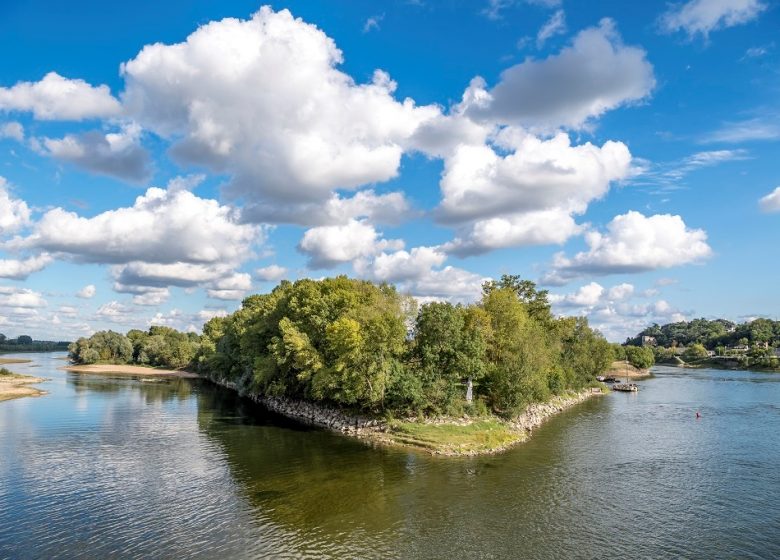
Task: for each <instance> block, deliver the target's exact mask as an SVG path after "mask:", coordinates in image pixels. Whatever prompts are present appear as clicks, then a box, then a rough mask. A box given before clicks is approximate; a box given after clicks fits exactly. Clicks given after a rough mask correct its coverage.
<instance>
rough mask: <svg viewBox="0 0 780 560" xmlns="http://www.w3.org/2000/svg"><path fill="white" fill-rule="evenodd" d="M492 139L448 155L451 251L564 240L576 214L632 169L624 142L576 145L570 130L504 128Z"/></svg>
mask: <svg viewBox="0 0 780 560" xmlns="http://www.w3.org/2000/svg"><path fill="white" fill-rule="evenodd" d="M494 143H495V146H490V145H487V144H485V145H480V146H469V145H461V146H460V147H458V148H457V149H456V150H455V151H454V153H453V154H452V155H451V156H450V157H449V158H447V159H446V160H445V169H444V173H443V176H442V180H441V184H440V186H441V190H442V202H441V204H440V206H439V208H438V209H437V215H438V218H439V220H441V221H443V222H445V223H454V224H456V225H459V226H460V227H459V229H458V237H457V238H456V239H455V240H454V241H453V242H451V243H449V244H447V246H446V249H447V250H448V251H449V252H453V253H456V254H461V255H468V254H476V253H480V252H485V251H489V250H492V249H497V248H501V247H510V246H518V245H532V244H548V243H563V242H564V241H566V239H568V238H569V237H570V236H572V235H574V234H576V233H578V232H579V229H580V228H579V226H577V224H576V223H575V221H574V218H573V217H572V216H573V215H576V214H582V213H583V212H585V210H586V209H587V206H588V204H589V203H590V202H591V201H593V200H595V199H598V198H601V197H602V196H604V194H606V192H607V191H608V190H609V185H610V183H611V182H613V181H616V180H619V179H623V178H625V177H627V176H628V175H629V174H630V172H631V154H630V153H629V151H628V148H627V147H626V146H625V145H624V144H622V143H620V142H612V141H609V142H606V143H605V144H604V145H603V146H601V147H599V146H594V145H593V144H591V143H590V142H588V143H585V144H582V145H579V146H572V145H571V142H570V139H569V137H568V135H567V134H565V133H559V134H557V135H556V136H554V137H553V138H551V139H549V140H543V139H541V138H538V137H536V136H534V135H532V134H530V133H528V132H526V131H524V130H523V129H519V128H515V127H507V128H504V129H503V130H502V131H501V132H500V133H499V134H498V135H497V136H496V137H495V138H494Z"/></svg>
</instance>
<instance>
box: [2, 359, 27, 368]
mask: <svg viewBox="0 0 780 560" xmlns="http://www.w3.org/2000/svg"><path fill="white" fill-rule="evenodd" d="M30 362H32V360H25V359H24V358H0V366H3V365H6V364H28V363H30Z"/></svg>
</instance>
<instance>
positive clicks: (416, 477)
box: [0, 355, 780, 559]
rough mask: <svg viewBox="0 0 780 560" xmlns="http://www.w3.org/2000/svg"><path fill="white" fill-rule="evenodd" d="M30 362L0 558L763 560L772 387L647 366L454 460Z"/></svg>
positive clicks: (3, 415) (778, 491)
mask: <svg viewBox="0 0 780 560" xmlns="http://www.w3.org/2000/svg"><path fill="white" fill-rule="evenodd" d="M35 360H36V364H35V365H40V367H38V368H37V369H35V370H33V371H35V372H36V374H37V375H42V376H45V377H50V378H51V381H49V382H47V383H45V384H44V385H42V388H43V389H45V390H47V391H49V394H48V395H47V396H45V397H41V398H39V399H19V400H17V401H8V402H6V403H0V559H3V558H13V559H16V558H57V557H63V558H95V557H99V558H112V557H116V558H149V557H154V558H215V557H217V558H218V557H222V558H265V557H268V558H280V557H281V558H284V557H290V558H300V557H304V558H305V557H312V558H453V559H454V558H518V557H526V558H563V557H566V558H626V557H645V558H660V557H707V558H719V557H745V558H750V557H755V558H770V557H780V473H779V472H778V469H777V465H778V464H780V445H778V444H780V440H779V436H778V433H780V414H778V411H780V409H779V408H778V403H780V383H778V381H780V376H769V375H766V374H758V373H749V372H721V371H707V370H698V371H690V372H689V371H684V370H677V369H674V370H670V371H666V370H663V369H661V370H659V371H658V374H657V377H656V378H655V379H653V380H649V381H646V382H643V384H642V390H641V391H640V392H639V394H637V395H623V394H615V395H612V396H609V397H605V398H603V399H596V400H591V401H589V402H586V403H584V404H583V405H581V406H578V407H576V408H574V409H572V410H570V411H567V412H565V413H564V414H562V415H560V416H559V417H557V418H555V419H553V420H551V421H550V422H549V423H548V424H546V425H545V426H544V427H543V428H541V429H539V430H538V431H537V432H536V433H535V435H534V437H533V438H532V439H531V440H530V441H529V442H527V443H526V444H523V445H521V446H519V447H517V448H515V449H513V450H511V451H509V452H507V453H504V454H502V455H498V456H495V457H481V458H471V459H458V460H451V459H440V458H431V457H428V456H426V455H423V454H418V453H414V452H405V451H403V450H397V449H386V448H379V449H374V448H372V447H371V446H369V445H366V444H363V443H361V442H358V441H355V440H351V439H347V438H344V437H341V436H338V435H335V434H331V433H329V432H325V431H321V430H313V429H309V428H307V427H304V426H301V425H299V424H297V423H294V422H291V421H289V420H285V419H283V418H280V417H278V416H276V415H273V414H271V413H268V412H266V411H265V410H264V409H262V408H261V407H259V406H257V405H255V404H254V403H252V402H251V401H249V400H246V399H240V398H238V397H237V396H236V395H235V394H234V393H232V392H230V391H226V390H222V389H220V388H217V387H213V386H211V385H209V384H206V383H203V382H200V381H197V380H194V381H193V380H183V379H166V380H164V381H162V382H160V383H147V382H144V381H142V380H140V379H139V378H132V377H110V378H107V377H101V376H94V375H83V374H82V375H80V374H70V373H65V372H62V371H59V370H57V369H56V368H57V367H58V366H59V365H61V362H57V361H55V360H52V359H51V356H50V355H38V356H36V357H35ZM24 367H27V368H28V369H30V368H31V367H32V365H27V366H24ZM22 369H24V368H22ZM695 411H700V412H701V413H702V418H701V419H700V420H698V421H697V420H696V419H695V416H694V412H695Z"/></svg>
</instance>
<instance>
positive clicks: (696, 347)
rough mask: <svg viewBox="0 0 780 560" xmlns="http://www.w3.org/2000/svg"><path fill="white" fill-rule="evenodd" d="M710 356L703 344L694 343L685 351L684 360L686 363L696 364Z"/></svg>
mask: <svg viewBox="0 0 780 560" xmlns="http://www.w3.org/2000/svg"><path fill="white" fill-rule="evenodd" d="M707 356H709V354H708V353H707V349H706V348H705V347H704V345H703V344H701V343H698V342H696V343H694V344H691V345H690V346H688V348H686V349H685V352H683V355H682V357H683V360H685V361H686V362H695V361H696V360H701V359H704V358H706V357H707Z"/></svg>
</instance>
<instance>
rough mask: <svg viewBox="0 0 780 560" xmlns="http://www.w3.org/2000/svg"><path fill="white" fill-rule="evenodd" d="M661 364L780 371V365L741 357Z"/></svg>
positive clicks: (662, 363) (665, 364)
mask: <svg viewBox="0 0 780 560" xmlns="http://www.w3.org/2000/svg"><path fill="white" fill-rule="evenodd" d="M657 365H659V366H668V367H679V368H683V369H723V370H727V371H761V372H766V373H780V367H771V366H762V365H759V364H753V363H745V362H744V361H740V360H739V359H736V358H735V359H729V358H706V359H703V360H696V361H695V362H685V361H683V360H680V361H679V362H659V363H658V364H657Z"/></svg>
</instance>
